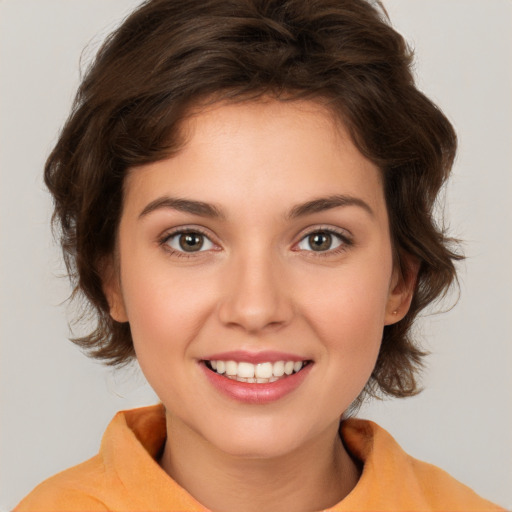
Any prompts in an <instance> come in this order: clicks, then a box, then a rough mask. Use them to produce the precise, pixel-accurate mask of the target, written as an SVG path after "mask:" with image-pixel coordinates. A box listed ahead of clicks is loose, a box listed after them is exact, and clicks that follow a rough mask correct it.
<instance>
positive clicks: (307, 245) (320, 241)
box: [298, 231, 347, 252]
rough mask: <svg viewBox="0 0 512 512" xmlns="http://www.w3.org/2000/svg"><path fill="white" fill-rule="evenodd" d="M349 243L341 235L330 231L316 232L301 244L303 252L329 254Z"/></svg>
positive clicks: (306, 237)
mask: <svg viewBox="0 0 512 512" xmlns="http://www.w3.org/2000/svg"><path fill="white" fill-rule="evenodd" d="M343 244H347V242H346V241H345V240H344V239H343V238H342V236H341V235H338V234H337V233H333V232H330V231H315V232H313V233H310V234H309V235H307V236H305V237H304V238H303V239H302V240H301V241H300V242H299V245H298V247H299V249H301V250H302V251H314V252H327V251H332V250H333V249H336V248H338V247H340V246H341V245H343Z"/></svg>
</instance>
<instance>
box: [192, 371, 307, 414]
mask: <svg viewBox="0 0 512 512" xmlns="http://www.w3.org/2000/svg"><path fill="white" fill-rule="evenodd" d="M312 366H313V364H312V363H309V364H308V365H306V366H305V367H304V368H303V369H302V370H301V371H300V372H298V373H294V374H292V375H289V376H287V377H283V378H282V379H279V380H276V381H275V382H268V383H266V384H250V383H248V382H238V381H237V380H234V379H229V378H228V377H224V376H223V375H219V374H218V373H216V372H214V371H212V370H210V369H209V368H207V366H206V365H205V364H204V363H201V367H202V369H203V371H204V373H205V375H206V377H207V379H208V380H209V381H210V383H211V384H212V385H213V386H214V387H215V388H216V389H217V390H218V391H220V392H221V393H223V394H224V395H227V396H228V397H229V398H232V399H233V400H237V401H239V402H244V403H247V404H260V405H261V404H268V403H271V402H275V401H277V400H280V399H281V398H283V397H285V396H286V395H288V394H290V393H292V392H293V391H295V390H296V389H297V388H298V387H299V386H300V385H301V384H302V382H303V381H304V379H305V378H306V377H307V376H308V374H309V372H310V370H311V367H312Z"/></svg>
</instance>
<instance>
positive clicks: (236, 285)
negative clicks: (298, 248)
mask: <svg viewBox="0 0 512 512" xmlns="http://www.w3.org/2000/svg"><path fill="white" fill-rule="evenodd" d="M226 281H227V282H226V284H225V293H224V295H223V299H222V301H221V303H220V305H219V317H220V320H221V321H222V322H223V323H224V324H226V325H230V326H239V327H240V328H243V329H244V330H245V331H247V332H251V333H255V332H258V331H262V330H265V329H268V328H274V329H275V328H278V327H280V326H283V325H284V324H286V323H287V322H288V321H289V320H290V318H291V315H292V305H291V302H290V300H289V297H288V294H287V293H286V284H285V281H286V277H285V269H284V268H283V265H281V261H280V258H279V257H278V256H277V255H276V254H273V253H272V251H270V250H266V249H263V248H261V247H260V248H254V247H253V248H246V249H245V250H244V251H243V252H238V253H236V254H233V255H232V258H231V261H230V264H229V270H228V272H227V279H226Z"/></svg>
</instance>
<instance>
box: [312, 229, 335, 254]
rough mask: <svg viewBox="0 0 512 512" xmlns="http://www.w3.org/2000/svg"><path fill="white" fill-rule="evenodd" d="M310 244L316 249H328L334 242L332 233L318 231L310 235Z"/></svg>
mask: <svg viewBox="0 0 512 512" xmlns="http://www.w3.org/2000/svg"><path fill="white" fill-rule="evenodd" d="M308 241H309V245H310V247H311V248H312V249H313V250H314V251H327V250H329V249H330V247H331V244H332V235H331V234H329V233H325V232H318V233H313V234H312V235H309V237H308Z"/></svg>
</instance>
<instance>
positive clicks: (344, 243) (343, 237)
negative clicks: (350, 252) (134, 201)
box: [158, 227, 354, 258]
mask: <svg viewBox="0 0 512 512" xmlns="http://www.w3.org/2000/svg"><path fill="white" fill-rule="evenodd" d="M187 233H196V234H200V235H202V236H204V237H205V238H206V239H207V240H209V241H210V243H212V244H214V242H212V241H211V239H210V237H209V235H208V234H207V233H206V232H205V231H204V230H202V229H201V228H199V227H197V228H196V227H194V228H177V229H176V230H175V231H171V232H170V233H166V234H165V235H164V236H162V237H161V238H160V239H159V240H158V244H159V245H160V246H161V247H162V248H163V249H164V250H165V251H167V252H168V253H169V255H171V256H177V257H178V258H194V257H197V255H198V253H201V252H206V251H191V252H189V253H187V252H185V251H179V250H176V249H173V248H172V247H170V246H169V245H168V242H169V240H171V239H172V238H174V237H176V236H179V235H184V234H187ZM317 233H325V234H328V235H331V236H334V237H335V238H337V239H338V240H339V241H340V242H341V243H340V245H339V247H336V248H335V249H328V250H326V251H313V250H309V251H308V250H296V252H299V251H300V252H305V253H311V254H308V256H311V257H329V256H334V255H338V254H341V253H343V252H345V251H346V250H347V249H349V248H350V247H351V246H353V245H354V242H353V240H352V238H351V237H350V236H348V234H347V232H346V231H341V230H336V229H334V228H331V227H329V228H327V227H326V228H323V227H318V228H315V229H313V230H311V231H308V232H306V233H304V234H303V235H302V236H301V238H300V240H299V242H298V243H296V244H295V245H298V244H300V243H301V242H302V241H304V240H305V239H306V238H308V237H310V236H312V235H314V234H317ZM214 245H215V244H214Z"/></svg>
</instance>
